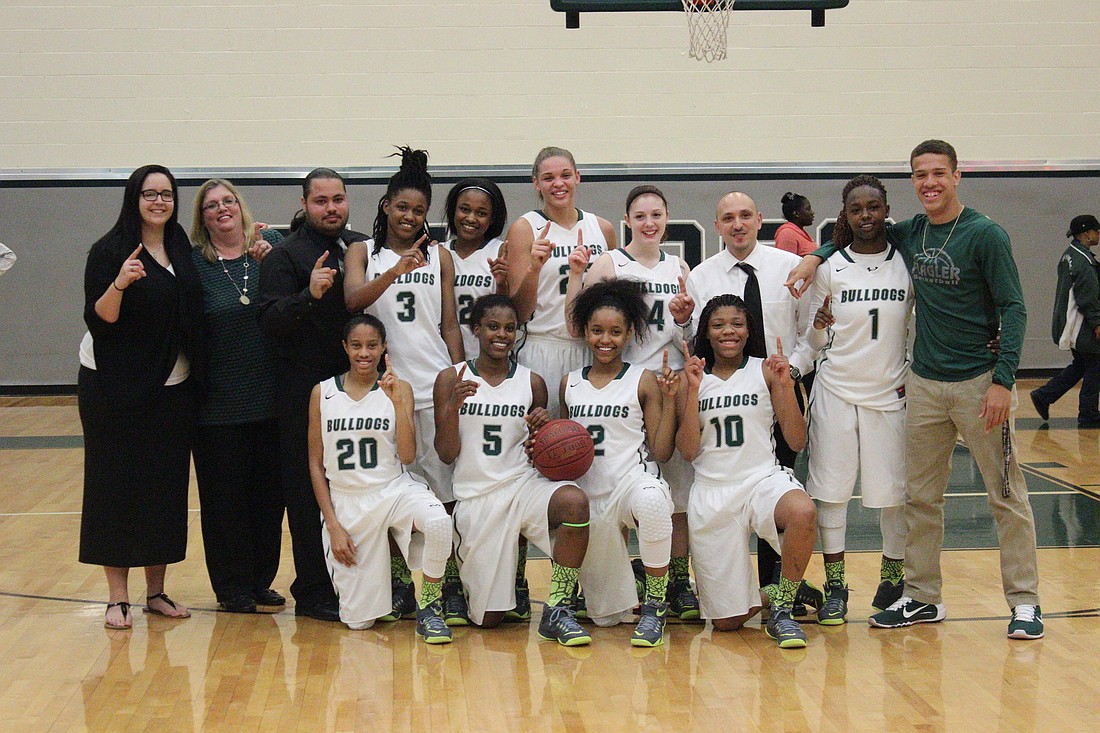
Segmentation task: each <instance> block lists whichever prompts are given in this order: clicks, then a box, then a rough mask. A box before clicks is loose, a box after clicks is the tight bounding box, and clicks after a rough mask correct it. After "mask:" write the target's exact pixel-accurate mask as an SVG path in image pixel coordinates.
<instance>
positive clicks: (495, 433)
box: [454, 359, 534, 501]
mask: <svg viewBox="0 0 1100 733" xmlns="http://www.w3.org/2000/svg"><path fill="white" fill-rule="evenodd" d="M461 369H462V364H455V365H454V370H455V372H459V371H461ZM463 379H469V380H471V381H474V382H477V384H478V387H477V392H475V393H474V394H473V395H471V396H470V397H467V398H466V401H465V402H463V403H462V408H461V409H460V410H459V413H458V437H459V440H460V441H461V448H460V450H459V454H458V458H457V459H456V460H455V463H454V494H455V498H456V499H458V500H460V501H461V500H463V499H472V498H474V497H475V496H482V495H483V494H488V493H491V492H493V491H496V490H497V489H500V488H502V487H506V486H512V485H513V484H515V483H516V482H518V481H519V478H520V476H522V475H523V474H524V473H525V472H526V471H527V469H529V468H530V465H529V464H528V462H527V453H526V452H525V451H524V449H523V444H524V441H526V440H527V421H526V420H525V419H524V418H525V417H526V416H527V413H528V412H530V411H531V403H532V402H533V400H534V395H533V394H532V392H531V370H530V369H528V368H527V367H525V366H521V365H519V364H514V363H513V364H512V369H511V371H509V372H508V376H507V377H506V378H505V380H504V381H503V382H501V383H500V384H498V385H497V386H496V387H494V386H492V385H491V384H489V383H488V382H486V381H485V380H484V379H483V378H482V377H481V375H479V374H478V373H477V369H476V368H475V367H474V362H473V360H472V359H471V360H470V361H467V362H466V374H465V375H464V376H463Z"/></svg>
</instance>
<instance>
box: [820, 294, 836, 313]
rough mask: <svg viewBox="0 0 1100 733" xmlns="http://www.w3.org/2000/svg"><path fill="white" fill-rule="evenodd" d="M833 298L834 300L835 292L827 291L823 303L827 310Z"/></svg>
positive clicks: (822, 305)
mask: <svg viewBox="0 0 1100 733" xmlns="http://www.w3.org/2000/svg"><path fill="white" fill-rule="evenodd" d="M832 300H833V294H832V293H826V294H825V302H824V303H822V304H821V307H822V308H824V309H825V310H829V303H831V302H832Z"/></svg>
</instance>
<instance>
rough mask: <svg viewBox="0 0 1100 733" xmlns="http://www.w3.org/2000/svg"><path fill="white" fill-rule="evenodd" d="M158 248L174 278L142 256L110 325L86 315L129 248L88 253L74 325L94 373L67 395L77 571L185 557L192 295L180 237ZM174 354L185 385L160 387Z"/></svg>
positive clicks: (193, 398) (198, 326)
mask: <svg viewBox="0 0 1100 733" xmlns="http://www.w3.org/2000/svg"><path fill="white" fill-rule="evenodd" d="M165 240H166V242H165V251H166V252H167V254H168V257H169V260H170V261H171V263H172V269H173V270H174V273H175V274H173V273H172V272H169V271H168V270H167V269H166V268H164V267H162V266H161V265H160V264H159V263H158V262H156V260H154V259H153V257H152V256H150V255H149V254H148V253H147V252H145V251H144V250H143V251H142V253H141V254H140V258H141V261H142V263H143V264H144V265H145V272H146V277H144V278H142V279H140V280H137V281H135V282H133V283H131V284H130V285H129V286H128V287H127V288H126V292H125V293H124V294H123V297H122V306H121V308H120V311H119V318H118V320H117V321H116V322H115V323H107V322H105V321H103V320H102V319H101V318H100V317H99V316H98V315H96V313H95V302H96V301H97V300H98V299H99V298H100V296H102V295H103V293H104V292H105V291H106V289H107V288H109V287H111V283H112V282H114V279H115V277H116V276H117V275H118V271H119V268H120V267H121V266H122V263H123V262H124V261H125V260H126V257H127V256H128V255H129V254H130V252H132V251H133V250H134V248H135V247H136V246H137V245H136V243H131V242H127V241H124V237H123V236H122V235H121V234H118V235H115V236H110V235H109V236H107V237H104V238H103V239H101V240H100V241H99V242H97V243H96V244H95V245H93V247H92V249H91V251H90V252H89V253H88V263H87V266H86V268H85V272H84V297H85V308H84V320H85V323H87V325H88V330H89V331H90V332H91V334H92V338H93V340H94V351H95V365H96V368H95V369H88V368H87V367H84V366H82V367H81V368H80V376H79V379H78V393H77V394H78V401H79V406H80V422H81V425H82V426H83V429H84V505H83V512H82V515H81V522H80V562H83V563H89V564H93V565H106V566H112V567H140V566H147V565H164V564H168V563H174V562H179V561H180V560H183V558H184V555H185V553H186V548H187V489H188V482H189V479H190V453H191V443H192V439H193V435H194V431H195V423H196V417H197V405H198V403H197V394H198V390H197V386H196V385H197V383H198V382H199V380H200V379H201V375H202V362H201V359H202V354H203V350H202V289H201V287H200V285H199V281H198V276H197V274H196V272H195V268H194V264H193V263H192V261H191V252H190V246H189V245H188V242H187V237H186V235H185V234H184V232H183V230H182V229H181V228H179V227H178V226H177V227H176V228H175V229H174V230H172V231H170V232H165ZM181 353H182V354H184V355H185V356H186V357H187V358H188V359H189V360H190V362H191V376H190V377H188V378H187V379H186V380H184V381H183V382H181V383H179V384H176V385H173V386H170V387H165V386H164V382H165V381H166V379H167V378H168V375H169V374H171V372H172V368H173V366H174V365H175V363H176V359H177V357H178V356H179V354H181Z"/></svg>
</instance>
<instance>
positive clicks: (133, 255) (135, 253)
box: [126, 244, 145, 260]
mask: <svg viewBox="0 0 1100 733" xmlns="http://www.w3.org/2000/svg"><path fill="white" fill-rule="evenodd" d="M144 248H145V247H144V245H142V244H138V246H137V249H135V250H134V251H133V252H131V253H130V256H129V257H127V258H126V259H128V260H136V259H137V258H138V255H140V254H141V250H142V249H144Z"/></svg>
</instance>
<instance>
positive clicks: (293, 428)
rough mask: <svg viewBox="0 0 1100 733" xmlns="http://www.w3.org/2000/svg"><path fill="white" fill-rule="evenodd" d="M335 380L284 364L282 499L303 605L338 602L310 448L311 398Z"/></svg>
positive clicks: (279, 408)
mask: <svg viewBox="0 0 1100 733" xmlns="http://www.w3.org/2000/svg"><path fill="white" fill-rule="evenodd" d="M330 376H332V375H331V374H318V373H312V372H305V371H304V370H303V369H302V368H301V367H298V366H295V365H292V364H287V363H285V362H280V364H279V375H278V377H279V379H278V385H279V387H278V390H279V394H278V397H277V399H276V403H275V410H276V414H277V415H278V418H279V452H280V459H281V469H282V482H283V496H284V497H285V499H286V519H287V524H288V525H289V526H290V539H291V543H292V547H293V552H294V573H295V575H296V577H295V578H294V582H293V583H291V584H290V592H291V594H292V595H293V596H294V600H295V601H297V603H298V604H300V605H302V606H312V605H316V604H318V603H325V602H332V603H335V602H336V591H335V590H333V588H332V581H331V580H330V579H329V574H328V566H327V565H326V564H325V550H324V547H323V546H322V544H321V532H322V529H321V509H320V508H319V507H318V506H317V498H316V497H315V496H314V494H313V484H312V482H311V481H310V478H309V445H308V437H309V395H310V392H312V391H313V387H314V386H315V385H317V384H318V383H319V382H321V381H322V380H324V379H328V378H329V377H330Z"/></svg>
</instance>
